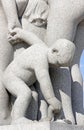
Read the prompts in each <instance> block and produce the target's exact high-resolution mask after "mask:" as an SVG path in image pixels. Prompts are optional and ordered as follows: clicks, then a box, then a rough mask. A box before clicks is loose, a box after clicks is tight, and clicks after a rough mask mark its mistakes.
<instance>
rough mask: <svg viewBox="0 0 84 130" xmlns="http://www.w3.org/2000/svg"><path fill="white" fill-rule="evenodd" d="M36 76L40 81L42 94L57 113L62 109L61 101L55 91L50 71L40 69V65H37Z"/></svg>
mask: <svg viewBox="0 0 84 130" xmlns="http://www.w3.org/2000/svg"><path fill="white" fill-rule="evenodd" d="M35 73H36V77H37V79H38V81H39V83H40V89H41V91H42V94H43V96H44V98H45V100H46V101H47V102H48V103H49V104H50V105H51V106H52V108H53V111H56V113H59V112H60V110H61V103H60V101H59V100H58V99H56V97H55V95H54V91H53V87H52V84H51V81H50V77H49V73H48V71H47V70H46V69H44V70H42V69H41V70H40V71H39V70H38V67H36V70H35ZM45 90H46V91H47V93H46V91H45Z"/></svg>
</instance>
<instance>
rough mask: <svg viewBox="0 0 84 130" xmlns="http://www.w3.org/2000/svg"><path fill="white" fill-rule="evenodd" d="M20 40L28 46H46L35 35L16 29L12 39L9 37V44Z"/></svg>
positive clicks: (12, 33) (13, 31)
mask: <svg viewBox="0 0 84 130" xmlns="http://www.w3.org/2000/svg"><path fill="white" fill-rule="evenodd" d="M19 39H20V40H22V41H24V42H26V43H27V44H28V45H33V44H45V43H44V42H43V41H42V40H41V39H40V38H38V37H37V36H36V35H35V34H34V33H32V32H29V31H26V30H23V29H20V28H15V29H14V30H12V31H11V37H9V42H11V43H13V41H17V40H19ZM14 43H15V42H14Z"/></svg>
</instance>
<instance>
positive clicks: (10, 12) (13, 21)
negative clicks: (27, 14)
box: [1, 0, 20, 30]
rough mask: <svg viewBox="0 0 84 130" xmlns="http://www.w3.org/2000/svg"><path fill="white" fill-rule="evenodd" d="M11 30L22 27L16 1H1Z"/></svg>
mask: <svg viewBox="0 0 84 130" xmlns="http://www.w3.org/2000/svg"><path fill="white" fill-rule="evenodd" d="M1 2H2V6H3V8H4V12H5V15H6V18H7V21H8V27H9V30H10V29H13V28H14V27H17V26H20V23H19V19H18V14H17V8H16V2H15V0H1Z"/></svg>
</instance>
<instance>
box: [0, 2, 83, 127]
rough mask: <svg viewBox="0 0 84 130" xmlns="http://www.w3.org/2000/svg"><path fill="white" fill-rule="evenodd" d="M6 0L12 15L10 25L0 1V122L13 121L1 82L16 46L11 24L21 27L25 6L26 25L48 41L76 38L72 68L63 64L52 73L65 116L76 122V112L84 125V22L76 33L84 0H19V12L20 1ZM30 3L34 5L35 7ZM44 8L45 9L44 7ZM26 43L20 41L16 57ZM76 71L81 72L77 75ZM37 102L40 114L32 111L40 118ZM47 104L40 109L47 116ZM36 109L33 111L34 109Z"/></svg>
mask: <svg viewBox="0 0 84 130" xmlns="http://www.w3.org/2000/svg"><path fill="white" fill-rule="evenodd" d="M4 1H5V0H2V2H3V3H5V4H4V5H6V4H7V2H8V7H7V8H6V10H5V14H6V15H8V25H7V20H6V17H5V15H4V11H3V9H2V5H1V1H0V19H1V20H0V124H7V123H9V121H10V109H9V98H8V94H7V92H6V90H5V89H4V86H3V84H2V82H1V80H2V76H3V71H4V70H5V68H6V67H7V65H8V64H9V63H10V62H11V60H12V58H13V47H12V46H11V44H9V43H8V41H7V30H8V28H9V30H10V28H11V27H21V25H20V23H19V20H18V16H17V14H18V15H19V17H20V16H21V15H22V14H23V12H24V10H25V9H26V11H25V13H24V15H23V17H22V19H21V22H22V27H23V29H26V30H28V31H32V32H33V33H35V34H36V35H37V36H38V37H39V38H41V39H42V40H43V41H46V43H47V44H48V45H49V46H50V45H51V44H53V43H54V42H55V41H56V40H57V39H59V38H66V39H69V40H71V41H75V44H76V45H77V49H76V54H75V57H74V60H73V63H72V66H71V72H70V70H69V68H60V69H58V70H56V69H55V70H54V69H53V70H52V69H50V75H51V79H52V82H53V85H54V89H55V90H54V91H55V94H56V97H58V98H59V99H60V100H62V106H63V112H64V116H65V117H64V118H66V119H69V120H71V121H72V122H73V123H74V115H75V118H76V122H77V123H78V124H79V125H80V124H83V125H84V109H83V102H82V100H83V93H82V90H83V88H82V87H83V84H82V77H81V74H80V70H79V59H80V55H81V52H82V49H83V48H84V46H83V45H84V44H83V41H84V40H83V37H84V35H83V34H84V33H83V32H84V28H83V26H84V25H83V23H81V24H80V25H79V26H78V30H77V35H76V28H77V25H78V24H79V22H80V21H81V20H82V19H84V15H83V14H84V0H71V1H67V0H60V1H58V0H53V1H52V0H48V2H49V7H50V8H49V7H47V5H46V3H45V2H44V1H46V2H47V0H35V3H34V1H33V0H29V1H28V0H16V4H17V7H18V13H17V10H16V5H15V3H14V2H15V1H14V0H13V1H12V4H11V0H6V1H5V2H4ZM36 2H37V3H38V4H37V3H36ZM40 2H41V3H40ZM27 3H28V6H27ZM32 3H33V4H32ZM9 5H11V6H9ZM32 5H33V6H32ZM42 5H43V6H42ZM26 6H27V8H26ZM29 7H32V10H31V8H29ZM33 7H34V8H33ZM44 7H45V8H44ZM43 9H44V10H45V11H43ZM48 9H49V17H48V19H47V14H48V11H47V10H48ZM71 9H72V11H71ZM32 11H34V12H33V14H34V15H33V14H32ZM41 11H43V13H42V15H41ZM27 12H28V13H27ZM37 12H40V13H37ZM59 16H60V17H59ZM39 18H40V19H39ZM46 20H47V21H48V26H47V29H46V26H43V27H42V24H43V25H46V22H47V21H46ZM39 21H40V23H39ZM40 26H41V27H40ZM46 31H47V34H46ZM45 34H46V35H45ZM51 34H52V35H51ZM75 35H76V37H75ZM80 44H81V45H80ZM26 47H28V46H26V45H24V43H22V44H18V45H16V46H15V47H14V49H15V53H14V54H15V57H16V56H17V55H18V53H21V52H22V51H23V50H24V49H25V48H26ZM75 72H77V76H76V73H75ZM55 73H56V74H55ZM71 76H72V83H71ZM71 90H72V92H71ZM60 95H61V97H60ZM71 98H72V102H71ZM72 105H73V110H72ZM33 106H34V105H33ZM33 106H32V111H35V113H36V114H35V116H32V115H31V119H37V113H38V112H37V111H38V107H36V108H35V109H34V110H33ZM30 108H31V107H30ZM46 108H47V107H46V103H43V102H41V108H40V110H41V113H42V114H43V116H44V117H45V116H46V112H45V111H44V110H43V109H45V110H46ZM32 111H31V112H30V113H32ZM73 111H74V115H73ZM7 117H8V118H7ZM62 118H63V117H62ZM6 119H7V123H6Z"/></svg>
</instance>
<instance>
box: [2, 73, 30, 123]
mask: <svg viewBox="0 0 84 130" xmlns="http://www.w3.org/2000/svg"><path fill="white" fill-rule="evenodd" d="M5 77H6V78H5ZM4 81H5V82H4V84H5V86H6V88H7V90H8V91H9V92H10V93H12V94H13V95H14V96H16V97H17V99H16V101H15V103H14V106H13V109H12V112H11V117H12V121H15V120H17V119H18V118H22V117H24V115H25V112H26V109H27V107H28V105H29V103H30V101H31V97H32V96H31V94H32V93H31V90H30V89H29V87H28V86H27V85H26V84H25V83H24V81H22V80H21V79H20V78H18V77H16V76H15V75H14V74H13V73H11V72H10V74H7V73H5V75H4Z"/></svg>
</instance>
